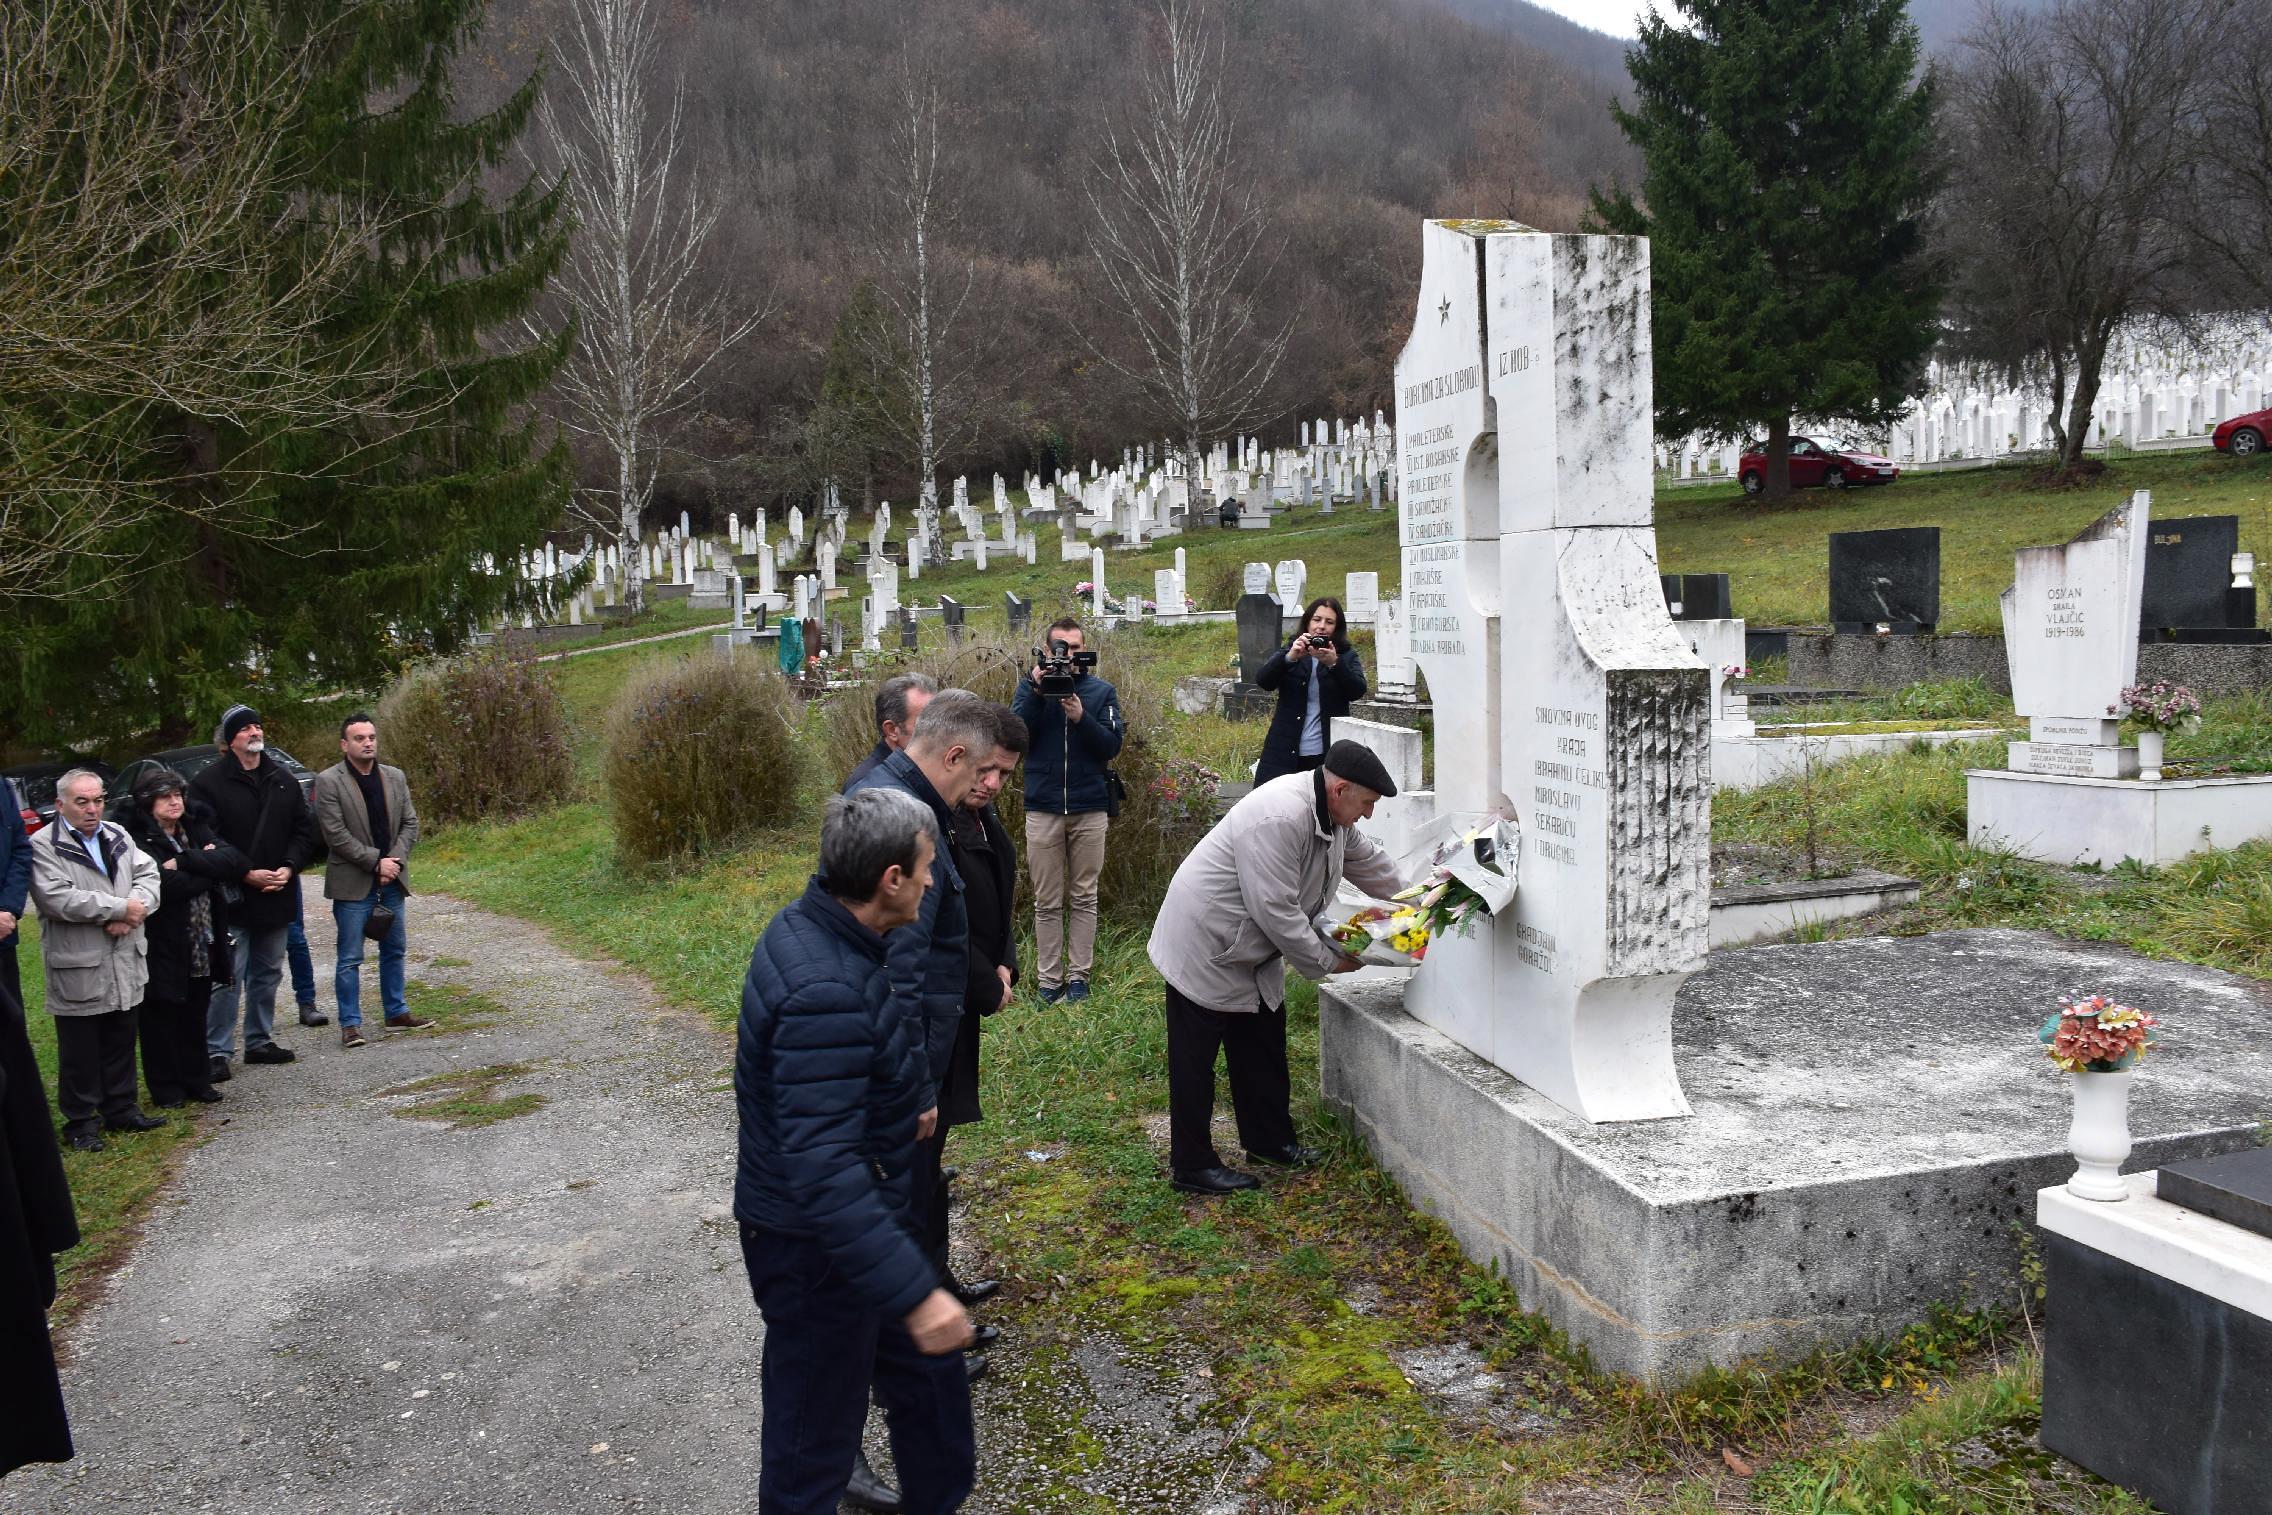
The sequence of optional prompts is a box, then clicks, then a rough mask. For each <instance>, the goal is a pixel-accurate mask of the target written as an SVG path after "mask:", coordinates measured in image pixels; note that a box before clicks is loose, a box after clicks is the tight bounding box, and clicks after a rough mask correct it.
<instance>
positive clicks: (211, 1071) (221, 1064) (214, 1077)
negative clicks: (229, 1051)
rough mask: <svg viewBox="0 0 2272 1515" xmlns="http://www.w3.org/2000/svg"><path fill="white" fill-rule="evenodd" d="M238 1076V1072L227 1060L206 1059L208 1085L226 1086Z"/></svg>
mask: <svg viewBox="0 0 2272 1515" xmlns="http://www.w3.org/2000/svg"><path fill="white" fill-rule="evenodd" d="M236 1076H237V1075H236V1072H235V1070H234V1069H232V1068H230V1066H229V1060H228V1059H227V1058H225V1057H209V1058H207V1059H205V1081H206V1082H207V1083H213V1084H225V1083H227V1082H228V1081H229V1080H230V1079H232V1078H235V1077H236Z"/></svg>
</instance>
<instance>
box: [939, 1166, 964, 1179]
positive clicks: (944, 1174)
mask: <svg viewBox="0 0 2272 1515" xmlns="http://www.w3.org/2000/svg"><path fill="white" fill-rule="evenodd" d="M960 1177H962V1169H960V1168H958V1167H956V1166H955V1165H954V1164H952V1163H949V1164H948V1165H947V1166H946V1167H944V1168H941V1169H940V1170H939V1182H940V1183H942V1184H951V1183H953V1182H954V1181H955V1180H956V1179H958V1178H960Z"/></svg>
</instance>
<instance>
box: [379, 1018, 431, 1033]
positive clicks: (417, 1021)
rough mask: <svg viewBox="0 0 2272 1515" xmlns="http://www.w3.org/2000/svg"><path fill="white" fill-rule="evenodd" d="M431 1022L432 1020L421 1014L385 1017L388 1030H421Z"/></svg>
mask: <svg viewBox="0 0 2272 1515" xmlns="http://www.w3.org/2000/svg"><path fill="white" fill-rule="evenodd" d="M433 1024H434V1023H433V1021H431V1020H429V1019H427V1018H426V1017H425V1016H423V1015H403V1016H394V1015H390V1016H388V1017H387V1029H388V1030H389V1031H423V1030H425V1029H426V1028H427V1027H428V1026H431V1025H433Z"/></svg>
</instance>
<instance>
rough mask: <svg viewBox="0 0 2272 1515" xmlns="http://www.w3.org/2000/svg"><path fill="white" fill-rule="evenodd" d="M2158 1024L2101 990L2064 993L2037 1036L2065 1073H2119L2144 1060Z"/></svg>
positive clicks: (2146, 1015) (2150, 1017) (2142, 1012)
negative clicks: (2080, 993)
mask: <svg viewBox="0 0 2272 1515" xmlns="http://www.w3.org/2000/svg"><path fill="white" fill-rule="evenodd" d="M2160 1024H2161V1022H2160V1021H2158V1020H2156V1019H2155V1018H2154V1017H2152V1016H2150V1015H2148V1014H2146V1013H2145V1012H2144V1011H2142V1010H2133V1009H2132V1008H2131V1007H2130V1006H2128V1005H2118V1004H2116V1003H2115V1002H2114V1001H2112V1000H2110V999H2108V998H2107V997H2106V996H2105V995H2103V994H2093V995H2091V996H2089V997H2088V998H2085V997H2083V996H2081V995H2077V994H2062V995H2060V996H2059V1009H2058V1011H2057V1013H2055V1014H2054V1015H2053V1016H2052V1017H2051V1019H2049V1020H2047V1021H2045V1022H2044V1023H2043V1029H2042V1030H2041V1031H2039V1032H2037V1033H2036V1040H2038V1041H2040V1042H2042V1043H2043V1044H2044V1048H2045V1050H2046V1051H2047V1052H2048V1053H2049V1054H2050V1057H2051V1060H2052V1061H2053V1062H2055V1063H2057V1064H2058V1065H2059V1066H2060V1067H2062V1068H2064V1069H2066V1070H2067V1071H2068V1072H2069V1073H2120V1072H2121V1071H2122V1070H2123V1069H2125V1068H2135V1067H2136V1066H2137V1065H2138V1064H2139V1062H2141V1061H2142V1060H2143V1059H2144V1058H2145V1055H2146V1053H2147V1051H2148V1050H2149V1049H2150V1048H2152V1046H2153V1045H2154V1042H2153V1039H2152V1037H2151V1036H2150V1035H2149V1033H2150V1032H2152V1031H2153V1029H2154V1028H2155V1027H2156V1026H2159V1025H2160Z"/></svg>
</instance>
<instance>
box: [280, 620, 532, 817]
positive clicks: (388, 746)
mask: <svg viewBox="0 0 2272 1515" xmlns="http://www.w3.org/2000/svg"><path fill="white" fill-rule="evenodd" d="M377 715H378V719H379V730H380V732H381V733H382V734H383V740H384V742H385V752H384V755H385V757H386V760H387V761H388V762H390V763H394V764H397V765H398V766H400V767H401V769H402V770H403V772H404V773H405V774H406V775H408V777H409V779H410V787H411V792H412V794H413V795H415V796H416V798H417V801H418V813H419V816H420V817H421V819H424V820H433V821H470V820H479V819H482V818H483V817H487V816H513V815H522V814H526V813H527V812H529V811H533V810H544V809H549V808H550V807H552V806H554V805H558V804H560V803H561V802H563V801H564V800H566V799H568V798H569V797H570V796H571V795H572V794H573V792H574V790H575V784H576V769H575V762H574V760H573V758H572V756H571V754H570V751H569V721H568V707H567V706H566V705H565V704H564V703H563V702H562V701H561V698H560V689H559V686H558V685H557V684H556V683H554V681H553V677H552V672H551V670H550V668H549V667H548V666H547V665H545V664H543V663H539V662H537V661H536V660H535V659H534V658H533V657H531V656H529V655H528V654H526V653H516V652H508V651H504V650H499V649H491V650H487V651H483V652H478V653H475V654H473V655H471V656H469V657H463V658H454V659H451V660H450V661H448V662H441V663H427V664H424V665H421V666H419V667H416V668H413V669H411V670H410V671H408V672H407V673H405V674H404V675H403V676H402V677H401V678H400V679H398V680H397V681H396V682H395V685H394V687H393V688H392V689H390V690H388V691H387V694H386V697H385V698H384V699H382V700H381V701H380V702H379V708H378V711H377ZM314 756H320V754H311V757H314Z"/></svg>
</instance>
